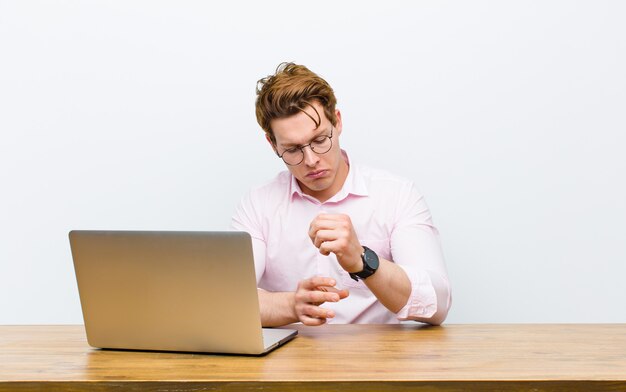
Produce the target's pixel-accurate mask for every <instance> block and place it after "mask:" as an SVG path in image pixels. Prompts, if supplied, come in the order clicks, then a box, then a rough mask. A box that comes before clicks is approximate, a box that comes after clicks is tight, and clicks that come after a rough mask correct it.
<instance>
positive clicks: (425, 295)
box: [396, 265, 437, 321]
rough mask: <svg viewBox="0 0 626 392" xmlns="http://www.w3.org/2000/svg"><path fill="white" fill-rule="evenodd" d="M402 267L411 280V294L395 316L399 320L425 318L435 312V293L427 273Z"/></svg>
mask: <svg viewBox="0 0 626 392" xmlns="http://www.w3.org/2000/svg"><path fill="white" fill-rule="evenodd" d="M400 267H401V268H403V269H404V272H406V274H407V276H408V277H409V280H410V281H411V295H410V296H409V300H408V301H407V303H406V305H404V307H403V308H402V309H400V311H399V312H398V313H396V317H397V318H398V320H400V321H405V320H415V319H425V318H429V317H432V316H433V315H434V314H435V313H437V294H436V292H435V288H434V287H433V284H432V281H431V280H430V276H428V273H426V272H424V271H421V272H420V271H417V270H414V269H412V268H410V267H405V266H402V265H401V266H400Z"/></svg>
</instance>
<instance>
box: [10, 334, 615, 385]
mask: <svg viewBox="0 0 626 392" xmlns="http://www.w3.org/2000/svg"><path fill="white" fill-rule="evenodd" d="M298 329H299V330H300V335H299V336H298V337H296V339H295V340H293V341H291V342H289V343H288V344H287V345H285V346H283V347H281V348H279V349H278V350H276V351H273V352H271V353H270V354H269V355H267V356H265V357H242V356H228V355H207V354H183V353H157V352H132V351H110V350H97V349H92V348H90V347H89V346H88V345H87V343H86V340H85V334H84V330H83V327H82V326H45V325H44V326H0V391H22V390H70V391H72V390H94V391H102V390H109V389H115V388H118V389H121V390H132V391H139V390H149V391H166V390H175V391H208V390H211V391H212V390H225V391H246V390H248V391H250V390H255V391H258V390H263V391H266V390H278V391H288V390H327V391H338V390H359V391H383V390H393V391H406V390H418V391H431V390H435V389H437V390H446V391H466V390H520V389H522V390H530V389H533V390H536V391H543V390H553V391H554V390H556V391H570V390H583V391H590V390H612V391H626V325H625V324H609V325H599V324H588V325H580V324H559V325H556V324H546V325H537V324H534V325H532V324H529V325H524V324H522V325H497V324H496V325H484V324H483V325H481V324H475V325H446V326H443V327H427V326H423V325H417V324H415V325H407V324H404V325H327V326H322V327H304V326H299V327H298ZM116 390H117V389H116Z"/></svg>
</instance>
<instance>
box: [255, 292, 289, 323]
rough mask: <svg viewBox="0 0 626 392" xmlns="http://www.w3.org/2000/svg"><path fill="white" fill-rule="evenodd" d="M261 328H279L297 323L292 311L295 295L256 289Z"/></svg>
mask: <svg viewBox="0 0 626 392" xmlns="http://www.w3.org/2000/svg"><path fill="white" fill-rule="evenodd" d="M258 293H259V306H260V310H261V325H262V326H263V327H280V326H283V325H287V324H291V323H295V322H297V321H298V317H297V316H296V313H295V310H294V306H295V305H294V304H295V293H292V292H277V293H274V292H270V291H265V290H262V289H258Z"/></svg>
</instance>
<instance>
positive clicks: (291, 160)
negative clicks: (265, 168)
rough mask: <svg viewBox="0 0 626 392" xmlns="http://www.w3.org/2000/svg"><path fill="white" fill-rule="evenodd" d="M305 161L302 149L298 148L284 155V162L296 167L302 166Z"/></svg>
mask: <svg viewBox="0 0 626 392" xmlns="http://www.w3.org/2000/svg"><path fill="white" fill-rule="evenodd" d="M303 160H304V153H303V152H302V150H301V149H299V148H296V149H294V150H288V151H285V152H284V153H283V161H285V163H286V164H288V165H291V166H295V165H298V164H300V162H302V161H303Z"/></svg>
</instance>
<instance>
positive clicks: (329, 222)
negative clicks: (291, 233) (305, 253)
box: [309, 214, 364, 272]
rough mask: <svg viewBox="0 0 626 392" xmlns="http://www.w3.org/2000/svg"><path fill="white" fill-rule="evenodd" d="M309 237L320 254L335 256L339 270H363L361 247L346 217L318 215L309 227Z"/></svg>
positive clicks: (341, 215) (348, 218)
mask: <svg viewBox="0 0 626 392" xmlns="http://www.w3.org/2000/svg"><path fill="white" fill-rule="evenodd" d="M309 237H310V238H311V241H313V244H314V245H315V247H316V248H318V249H319V251H320V253H321V254H323V255H325V256H328V255H329V254H330V253H331V252H332V253H334V254H335V256H337V261H338V262H339V264H340V265H341V268H343V269H344V270H346V271H347V272H359V271H361V270H362V269H363V260H362V259H361V255H362V254H363V251H364V249H363V247H362V246H361V243H360V242H359V239H358V238H357V236H356V233H355V231H354V227H353V226H352V221H351V220H350V217H349V216H348V215H343V214H319V215H318V216H317V217H315V219H313V222H311V225H310V226H309Z"/></svg>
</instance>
